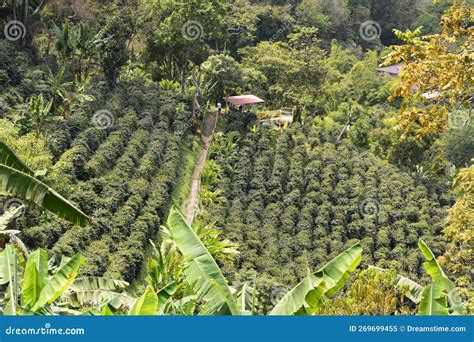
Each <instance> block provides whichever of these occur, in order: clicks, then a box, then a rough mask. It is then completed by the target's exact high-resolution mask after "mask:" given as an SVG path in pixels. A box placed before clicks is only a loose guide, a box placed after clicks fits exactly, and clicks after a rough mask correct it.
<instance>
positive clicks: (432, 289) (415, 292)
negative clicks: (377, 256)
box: [371, 239, 467, 316]
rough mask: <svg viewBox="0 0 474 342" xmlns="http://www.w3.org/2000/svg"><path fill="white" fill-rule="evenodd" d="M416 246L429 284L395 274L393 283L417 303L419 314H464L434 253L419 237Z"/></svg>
mask: <svg viewBox="0 0 474 342" xmlns="http://www.w3.org/2000/svg"><path fill="white" fill-rule="evenodd" d="M418 248H419V249H420V251H421V253H422V254H423V256H424V257H425V259H426V262H424V263H423V267H424V268H425V270H426V272H427V273H428V274H429V275H430V277H431V279H432V282H431V284H429V285H427V286H425V287H423V286H422V285H420V284H418V283H416V282H415V281H413V280H411V279H409V278H406V277H403V276H401V275H397V277H396V278H395V280H394V285H395V286H396V287H397V288H398V289H400V290H401V291H403V294H404V295H405V296H406V297H407V298H408V299H410V300H411V301H412V302H413V303H415V304H418V305H419V307H418V314H419V315H425V316H433V315H436V316H445V315H449V314H453V315H465V314H466V313H467V312H466V307H465V305H464V303H463V301H462V298H461V296H460V294H459V292H458V291H457V289H456V285H455V284H454V283H453V282H452V281H451V280H450V279H449V278H448V277H447V275H446V274H445V273H444V271H443V269H442V268H441V266H440V265H439V263H438V261H437V260H436V257H435V255H434V253H433V252H432V251H431V249H430V248H429V247H428V245H427V244H426V243H425V242H424V241H423V240H421V239H420V240H419V241H418ZM371 268H373V269H375V270H377V271H380V272H384V271H386V270H384V269H382V268H378V267H375V266H371Z"/></svg>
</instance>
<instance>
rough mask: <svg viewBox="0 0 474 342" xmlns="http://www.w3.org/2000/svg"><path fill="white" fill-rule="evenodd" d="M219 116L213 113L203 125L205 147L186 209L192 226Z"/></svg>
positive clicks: (199, 158) (200, 154) (200, 156)
mask: <svg viewBox="0 0 474 342" xmlns="http://www.w3.org/2000/svg"><path fill="white" fill-rule="evenodd" d="M217 117H218V114H217V112H216V113H213V114H211V115H209V116H208V117H206V118H205V120H204V123H203V131H202V141H203V147H202V149H201V151H200V152H199V157H198V160H197V162H196V166H195V168H194V173H193V178H192V181H191V192H190V198H189V201H188V206H187V208H186V221H187V222H188V223H189V225H191V224H192V223H193V220H194V214H195V212H196V209H197V204H198V198H199V190H200V184H201V172H202V169H203V167H204V163H205V162H206V158H207V153H208V151H209V145H210V143H211V140H212V134H213V133H214V129H215V128H216V123H217Z"/></svg>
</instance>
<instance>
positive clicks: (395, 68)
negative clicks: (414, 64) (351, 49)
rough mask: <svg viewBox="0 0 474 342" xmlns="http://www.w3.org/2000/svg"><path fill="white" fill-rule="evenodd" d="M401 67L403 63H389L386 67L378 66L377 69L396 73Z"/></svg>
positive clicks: (392, 73)
mask: <svg viewBox="0 0 474 342" xmlns="http://www.w3.org/2000/svg"><path fill="white" fill-rule="evenodd" d="M402 67H403V63H398V64H394V65H390V66H388V67H383V68H378V69H377V71H379V72H385V73H387V74H391V75H398V74H399V73H400V69H401V68H402Z"/></svg>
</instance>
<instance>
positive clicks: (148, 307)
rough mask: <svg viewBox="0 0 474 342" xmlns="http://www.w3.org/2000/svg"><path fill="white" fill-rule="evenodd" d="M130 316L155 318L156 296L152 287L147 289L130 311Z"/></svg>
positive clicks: (156, 311)
mask: <svg viewBox="0 0 474 342" xmlns="http://www.w3.org/2000/svg"><path fill="white" fill-rule="evenodd" d="M128 314H129V315H130V316H155V315H157V314H158V295H157V294H156V293H155V291H154V290H153V288H152V287H147V289H146V290H145V292H144V293H143V295H142V296H141V297H140V298H137V300H136V301H135V304H133V307H132V308H131V309H130V311H129V313H128Z"/></svg>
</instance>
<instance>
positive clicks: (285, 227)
mask: <svg viewBox="0 0 474 342" xmlns="http://www.w3.org/2000/svg"><path fill="white" fill-rule="evenodd" d="M229 127H230V130H231V131H234V133H230V132H227V133H228V136H229V135H231V134H232V135H234V143H229V140H226V139H224V140H220V141H215V144H214V146H213V148H212V150H213V152H212V153H213V156H214V161H215V162H217V164H218V165H219V167H220V169H221V173H220V175H221V180H220V182H219V185H218V186H217V187H216V189H215V190H221V191H222V192H221V194H222V196H223V197H224V199H225V201H221V203H224V204H218V205H215V206H214V207H213V214H212V217H213V218H214V219H215V220H216V221H217V226H219V227H220V228H221V229H222V230H223V231H224V236H225V237H226V238H228V239H230V240H232V241H235V242H237V243H239V244H240V245H241V248H240V251H241V254H240V257H239V258H238V260H237V261H236V263H235V264H232V265H228V266H227V268H226V269H227V272H228V273H229V274H230V275H232V277H233V279H234V280H235V281H237V282H239V281H244V280H249V279H250V280H251V279H253V278H254V276H255V274H258V275H259V278H260V280H261V281H264V279H272V281H273V282H275V281H276V282H277V283H280V284H282V285H283V284H286V285H288V284H293V283H296V282H297V281H298V280H300V279H302V278H303V277H304V276H305V275H306V274H307V273H308V271H309V270H314V269H317V268H318V267H321V265H322V263H324V262H325V260H327V259H329V258H331V257H332V256H334V255H336V254H337V253H338V251H340V250H343V249H344V248H347V247H348V246H350V245H352V244H354V243H355V242H356V241H359V240H360V241H362V243H363V246H364V251H366V252H365V253H364V260H363V262H364V264H366V265H371V264H377V265H379V266H381V267H386V268H391V267H395V268H396V269H397V270H399V272H402V273H404V274H408V275H410V276H412V277H414V278H416V277H418V276H420V275H421V274H422V273H423V272H422V270H421V268H420V265H421V256H420V255H419V254H418V253H415V251H416V249H417V241H418V239H419V238H420V237H423V239H426V240H427V241H429V243H430V245H431V246H432V247H433V248H434V249H436V250H439V251H442V250H443V248H444V242H443V240H442V238H441V231H442V228H443V225H442V222H443V218H444V216H445V213H446V211H445V210H446V205H447V204H448V203H449V197H446V196H443V195H442V193H439V192H438V191H436V190H435V189H429V188H427V187H426V186H425V185H424V184H422V183H421V182H417V181H415V180H414V179H413V178H412V177H410V175H408V174H406V173H403V172H401V171H399V170H397V168H395V167H394V166H392V165H389V164H387V163H383V162H381V161H379V160H377V159H376V158H374V157H372V156H370V155H369V154H367V153H364V152H362V151H360V150H358V149H357V148H355V147H354V146H353V145H350V144H348V143H340V144H338V145H335V144H332V143H328V139H333V138H332V137H334V136H337V132H336V131H334V132H329V131H327V130H324V129H322V128H318V127H315V128H311V127H309V126H308V127H303V126H301V125H299V124H295V125H294V126H292V127H291V128H290V129H288V130H284V131H275V132H272V131H269V130H264V129H259V130H257V131H256V132H253V133H250V132H248V133H245V131H242V132H244V133H239V131H238V130H239V129H241V128H242V127H241V125H240V124H239V123H238V122H234V123H232V122H231V123H230V124H229ZM235 137H236V138H235ZM233 144H234V147H233V148H232V149H229V148H228V146H231V145H233Z"/></svg>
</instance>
